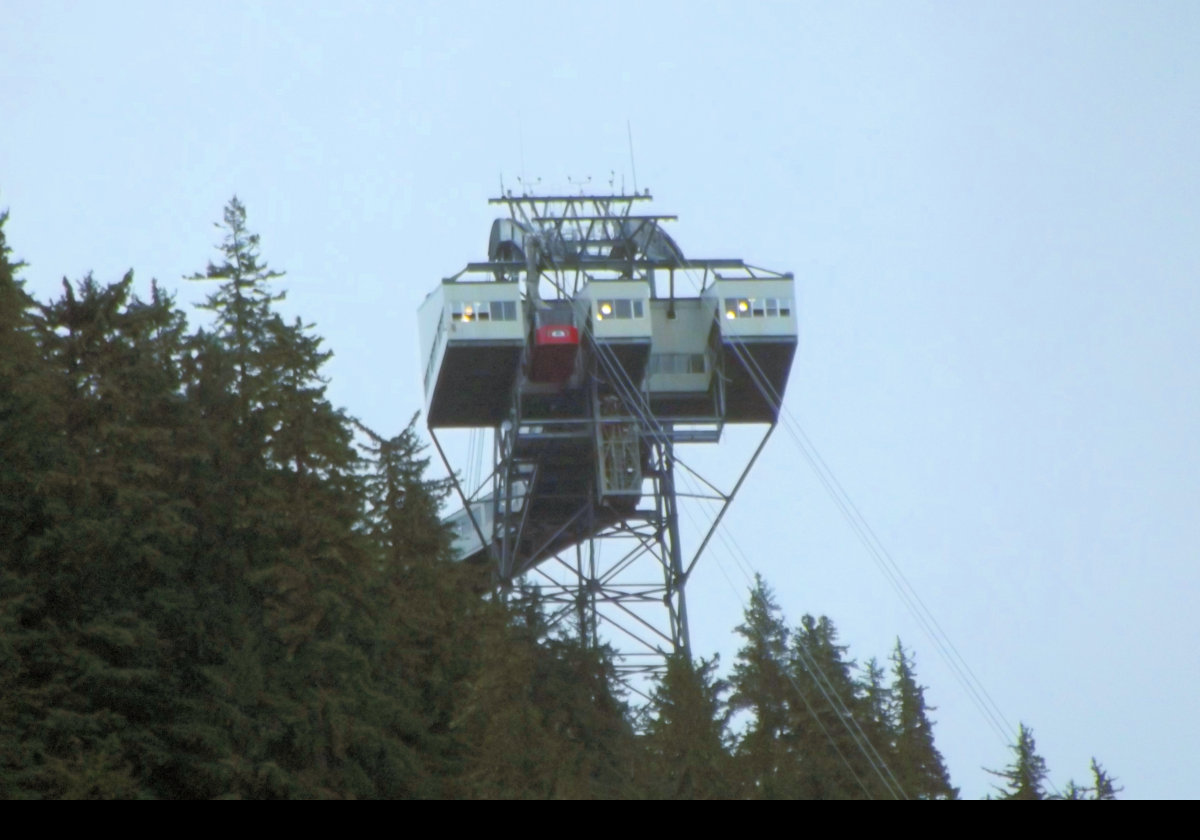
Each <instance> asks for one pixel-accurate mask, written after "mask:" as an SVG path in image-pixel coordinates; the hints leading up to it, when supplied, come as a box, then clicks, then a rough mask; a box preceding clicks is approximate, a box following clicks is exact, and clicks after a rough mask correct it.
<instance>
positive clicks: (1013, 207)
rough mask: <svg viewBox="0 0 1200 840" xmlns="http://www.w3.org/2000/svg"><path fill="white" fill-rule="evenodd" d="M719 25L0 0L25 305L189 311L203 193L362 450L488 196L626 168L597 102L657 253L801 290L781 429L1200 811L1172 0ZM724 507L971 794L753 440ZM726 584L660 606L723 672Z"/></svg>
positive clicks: (1190, 340)
mask: <svg viewBox="0 0 1200 840" xmlns="http://www.w3.org/2000/svg"><path fill="white" fill-rule="evenodd" d="M741 5H742V4H732V3H730V4H704V3H680V4H667V3H654V4H647V5H645V6H639V5H635V4H632V3H623V2H609V3H604V4H579V3H576V4H563V3H557V4H551V3H519V4H482V3H480V4H453V3H435V4H381V3H380V4H355V3H341V4H338V5H336V6H334V5H333V4H303V3H294V2H289V3H258V4H242V3H224V2H206V3H173V4H162V3H135V2H122V3H118V4H112V3H96V2H84V3H74V2H71V3H66V2H32V1H31V0H7V2H5V3H4V4H3V7H4V8H3V18H4V21H5V22H4V25H3V26H2V27H0V56H3V58H2V59H0V207H8V208H9V209H10V210H11V212H12V218H11V220H10V222H9V225H8V228H7V232H8V237H9V242H10V243H11V244H12V246H13V248H14V250H15V253H16V255H17V256H19V257H21V258H23V259H25V260H26V261H28V263H29V267H28V268H27V269H26V270H25V273H24V276H25V278H26V279H27V280H28V282H29V286H30V289H31V291H32V292H34V293H35V294H36V295H37V296H39V297H41V298H46V297H48V296H50V295H52V294H55V293H56V291H57V288H58V283H59V281H60V280H61V278H62V277H63V276H64V275H66V276H68V277H70V278H73V279H74V278H78V277H80V276H81V275H82V274H83V273H84V272H86V271H88V270H93V271H95V273H96V276H97V278H98V279H101V280H114V279H117V278H119V276H120V275H121V273H122V272H124V271H125V270H126V269H127V268H129V267H133V268H134V269H135V271H136V272H137V277H138V287H139V289H141V290H142V291H143V292H145V291H147V290H148V287H149V282H150V278H151V277H157V278H158V279H159V280H160V281H163V282H164V283H165V284H166V285H167V287H169V288H170V287H175V288H177V289H178V292H179V296H180V300H181V301H195V300H198V299H199V298H200V297H201V296H202V295H203V294H204V293H205V290H204V289H203V288H198V287H197V286H195V285H194V284H186V283H183V282H182V281H181V280H180V279H179V278H181V277H182V276H184V275H186V274H190V273H192V272H193V271H196V270H199V269H201V268H203V266H204V264H205V262H206V261H207V260H208V259H209V258H210V257H211V256H212V254H213V251H212V246H213V244H214V243H215V241H216V238H217V236H218V234H217V232H216V231H214V229H213V227H212V225H211V223H212V222H213V221H215V220H217V219H219V218H220V214H221V208H222V206H223V205H224V203H225V202H226V201H227V200H228V199H229V197H230V196H231V195H232V194H233V193H235V192H236V193H237V194H238V195H239V196H240V197H241V198H242V199H243V200H244V201H245V202H246V204H247V207H248V209H249V213H250V224H251V226H252V228H254V229H255V230H257V231H258V232H260V233H261V234H262V237H263V248H264V254H265V256H266V257H267V259H268V260H269V261H270V262H271V263H272V265H273V266H274V267H276V268H280V269H284V270H286V271H287V272H288V278H287V280H286V284H285V285H286V287H287V288H288V290H289V298H288V301H287V304H286V305H287V308H288V311H289V312H294V313H298V314H302V315H303V316H305V317H306V318H308V319H310V320H313V321H315V322H316V323H317V330H318V332H319V333H320V334H321V335H323V336H324V337H325V338H326V342H327V345H328V346H329V347H330V348H331V349H333V350H334V351H335V353H336V356H335V357H334V359H333V361H332V362H331V364H330V366H329V370H328V372H329V374H330V375H331V376H332V383H331V386H330V394H331V396H332V398H333V400H334V401H335V402H336V403H337V404H339V405H343V406H345V407H346V408H347V409H348V410H349V411H350V412H351V413H353V414H356V415H358V416H360V417H361V418H362V419H363V420H364V421H365V422H367V423H368V424H369V425H372V426H374V427H376V428H379V429H381V430H384V431H393V430H397V429H399V428H400V427H401V426H402V425H403V424H404V423H405V422H406V421H407V420H408V418H409V417H410V416H411V415H412V413H413V412H414V411H416V410H417V409H418V408H419V407H420V405H421V395H420V393H419V389H420V384H419V376H420V367H421V366H420V362H419V360H418V359H417V351H416V339H415V312H416V308H417V305H418V304H419V303H420V301H421V300H422V298H423V297H424V295H425V294H426V292H427V291H429V289H430V288H432V287H433V285H434V284H436V282H437V281H438V280H439V279H440V278H441V277H444V276H447V275H450V274H452V273H455V272H457V271H458V270H459V269H460V268H461V267H462V265H463V264H464V263H465V262H467V261H468V260H475V259H481V258H483V257H484V256H485V254H486V243H487V233H488V225H489V223H490V220H491V217H492V214H493V211H492V209H491V208H488V207H487V205H486V204H485V200H486V198H487V197H489V196H490V195H492V194H494V193H495V192H496V191H497V189H498V186H499V181H500V178H501V176H502V175H503V177H504V179H505V181H506V183H509V184H512V183H514V182H515V180H516V178H517V176H519V175H522V174H523V175H525V176H526V177H528V178H535V177H541V178H542V179H543V184H546V185H551V186H559V187H566V186H567V181H568V178H569V177H570V178H574V179H576V180H578V179H580V178H583V177H586V176H588V175H590V176H592V178H593V182H594V183H604V182H606V181H607V180H608V178H609V173H610V172H612V171H615V172H616V178H617V180H618V182H620V181H621V179H622V178H624V179H625V181H624V183H626V184H627V185H628V186H630V187H631V186H632V171H631V167H630V165H629V151H628V140H627V134H626V124H627V121H628V122H629V124H631V125H632V130H633V142H634V147H635V152H636V168H637V180H638V186H639V187H642V188H645V187H649V188H651V189H652V191H653V192H654V194H655V196H656V198H657V199H658V200H657V202H656V204H655V209H656V210H659V211H661V212H666V213H677V214H678V215H679V221H678V222H677V223H675V224H674V225H672V227H671V233H672V234H673V236H674V237H675V239H676V240H677V241H678V242H679V244H680V246H681V247H682V248H683V250H684V252H685V253H687V254H689V255H690V256H695V257H727V256H739V257H743V258H745V259H746V260H748V261H749V262H752V263H754V264H757V265H763V266H766V267H770V268H774V269H779V270H791V271H793V272H795V274H796V278H797V285H798V289H799V292H798V294H799V299H800V320H801V336H800V348H799V353H798V356H797V362H796V365H795V368H794V370H793V375H792V379H791V382H790V385H789V391H788V397H787V401H786V402H787V406H788V409H789V411H790V412H791V413H792V414H793V415H794V416H795V417H796V418H797V419H798V420H799V421H800V423H801V424H802V425H803V426H804V428H805V429H806V430H807V432H808V433H809V434H810V435H811V437H812V438H813V440H814V441H815V443H816V444H817V446H818V448H819V449H820V451H821V453H822V455H823V456H824V457H825V459H826V461H827V462H828V463H829V465H830V466H831V467H832V469H833V471H834V473H835V474H836V475H837V477H838V478H839V480H840V481H841V482H842V484H843V485H844V486H845V487H846V489H847V490H848V491H849V492H850V494H851V496H852V497H853V499H854V501H855V502H856V503H857V505H858V506H859V508H860V510H861V511H862V512H863V514H864V515H865V517H866V519H867V520H868V521H869V522H870V524H871V526H872V527H873V528H874V529H875V531H876V532H877V533H878V535H879V536H880V538H881V540H882V541H883V543H884V545H886V547H887V549H888V550H889V551H890V552H891V554H892V556H893V557H894V558H895V559H896V561H897V562H898V563H899V564H900V566H901V567H902V568H903V570H904V572H905V574H906V575H908V577H909V579H910V580H911V581H912V582H913V584H914V586H915V587H916V589H917V591H918V592H919V593H920V595H921V597H922V598H923V599H924V601H925V602H926V603H927V604H928V605H929V607H930V609H931V610H932V612H933V613H934V615H935V616H936V617H937V619H938V621H939V622H940V623H941V625H942V627H943V628H944V629H945V630H946V632H947V634H948V635H949V637H950V639H951V640H952V641H953V643H954V644H955V646H956V647H957V648H958V650H959V651H960V652H961V653H962V654H963V656H964V657H965V658H966V660H967V661H968V663H969V664H970V666H971V668H972V669H973V670H974V671H975V673H976V674H977V675H978V676H979V677H980V679H981V681H982V683H983V684H984V686H985V687H986V688H987V690H988V692H989V693H990V694H991V696H992V697H993V698H994V699H995V701H996V703H997V704H998V705H999V707H1000V708H1001V709H1002V710H1003V712H1004V714H1005V716H1006V717H1007V718H1008V719H1009V720H1011V721H1012V722H1013V723H1014V724H1015V723H1016V722H1017V721H1018V720H1023V721H1025V722H1027V723H1028V724H1030V725H1031V726H1032V727H1033V728H1034V730H1035V733H1036V736H1037V742H1038V746H1039V748H1040V750H1041V752H1042V753H1043V754H1044V756H1045V757H1046V759H1047V761H1048V763H1049V765H1050V768H1051V770H1052V774H1053V778H1054V780H1055V781H1056V782H1057V783H1058V784H1060V785H1061V784H1063V783H1065V781H1066V780H1067V778H1068V777H1070V776H1074V777H1075V778H1076V779H1077V780H1080V781H1084V780H1085V776H1086V771H1087V764H1088V760H1089V758H1090V757H1091V756H1092V755H1096V756H1097V757H1099V758H1100V759H1101V761H1103V762H1104V763H1105V765H1106V766H1107V767H1108V768H1109V769H1110V770H1111V771H1112V772H1114V773H1115V774H1117V775H1118V776H1119V777H1120V779H1121V782H1122V783H1123V784H1124V785H1125V787H1126V795H1127V796H1130V797H1153V796H1174V797H1191V796H1195V794H1196V789H1197V784H1198V783H1200V759H1197V756H1200V724H1198V723H1197V717H1196V715H1195V714H1194V707H1195V697H1196V695H1197V691H1198V689H1200V631H1198V630H1197V623H1196V620H1195V618H1194V616H1193V612H1194V607H1195V603H1196V600H1197V596H1198V595H1200V571H1198V568H1197V562H1196V560H1197V549H1198V548H1200V517H1198V516H1197V513H1196V509H1197V501H1198V500H1200V443H1198V436H1197V425H1198V424H1197V420H1198V419H1200V403H1198V400H1200V396H1198V395H1200V371H1198V368H1197V357H1198V355H1200V354H1198V352H1197V351H1198V350H1200V337H1198V336H1197V330H1196V322H1197V318H1198V316H1200V286H1198V284H1197V278H1198V276H1200V237H1198V236H1197V230H1198V229H1200V156H1198V155H1197V153H1196V138H1197V137H1198V136H1200V54H1198V52H1197V50H1196V49H1195V45H1196V43H1197V41H1198V39H1200V6H1197V5H1196V4H1194V3H1182V2H1181V3H1170V2H1160V3H1154V4H1133V3H1082V2H1080V3H1055V4H1049V5H1048V4H1044V3H1018V2H996V3H971V4H961V3H865V4H864V3H838V4H832V3H830V4H816V5H814V4H808V3H759V4H751V5H750V6H749V8H748V9H747V8H739V7H740V6H741ZM198 317H199V316H198V315H197V316H195V317H194V318H193V320H196V318H198ZM738 443H739V441H738V440H737V439H734V440H731V441H730V442H729V446H730V451H732V449H733V448H734V447H736V446H737V445H738ZM723 457H726V456H725V450H724V449H720V448H718V449H717V450H716V451H715V454H714V453H711V452H710V453H706V454H702V455H698V456H696V459H695V460H697V461H708V462H709V463H713V464H714V465H715V466H714V468H715V469H720V468H721V466H720V463H719V462H720V460H721V459H722V458H723ZM728 526H729V530H728V533H729V535H730V536H731V538H732V539H734V540H735V541H736V542H737V543H738V544H739V545H740V546H741V547H742V549H743V550H744V551H745V552H746V554H747V555H748V557H749V558H750V559H751V561H752V563H753V564H754V566H755V567H756V568H757V569H758V570H760V571H761V572H762V573H763V574H764V575H765V576H766V577H767V578H768V580H769V581H770V582H771V583H772V584H773V586H774V587H775V588H776V590H777V593H778V595H779V600H780V602H781V604H782V605H783V607H784V609H785V611H786V613H787V615H788V617H789V618H790V619H791V620H792V621H793V622H796V621H798V620H799V618H800V616H801V615H802V614H803V613H804V612H812V613H825V614H828V615H829V616H830V617H831V618H832V619H833V620H834V621H835V622H836V624H837V625H838V627H839V628H840V630H841V632H842V638H843V641H845V642H847V643H848V644H850V646H851V653H852V654H853V655H854V656H856V657H858V658H859V659H860V660H862V659H866V658H867V657H869V656H872V655H876V656H880V657H883V656H885V655H886V654H887V653H888V651H889V650H890V648H891V646H892V643H893V640H894V637H895V636H896V635H897V634H899V635H900V636H901V637H902V638H903V639H904V640H905V642H906V644H908V645H909V646H910V647H912V648H914V649H915V650H916V654H917V658H918V673H919V675H920V677H921V678H922V680H923V682H925V683H926V684H928V685H929V686H930V691H929V698H930V700H931V702H933V703H934V704H935V705H937V706H938V707H939V709H938V711H937V712H936V713H935V715H934V716H935V718H936V719H937V721H938V724H937V728H936V734H937V741H938V745H939V746H940V748H941V749H942V751H943V752H944V754H945V755H946V758H947V760H948V762H949V766H950V770H951V774H952V776H953V780H954V781H955V783H956V784H958V785H960V786H961V787H962V789H963V793H964V794H965V795H967V796H979V795H982V794H984V793H985V792H986V791H987V790H988V789H989V786H990V784H991V780H990V778H989V777H987V776H986V775H985V774H983V773H982V772H981V770H980V766H981V765H987V766H991V767H1000V766H1003V765H1004V764H1005V763H1006V762H1007V760H1008V756H1007V754H1006V752H1005V749H1004V746H1003V744H1001V743H1000V742H999V741H998V740H997V738H996V736H995V735H993V734H992V733H991V731H990V730H989V729H988V727H987V725H986V724H985V722H984V721H983V719H982V718H981V717H980V716H979V714H978V713H977V712H976V710H975V708H974V706H972V704H971V703H970V701H969V699H968V698H967V697H966V695H965V694H964V693H963V691H962V690H961V689H960V688H959V686H958V684H957V683H956V682H955V681H954V680H953V679H952V677H951V676H950V674H949V673H948V672H947V670H946V669H945V667H944V665H943V664H942V662H941V660H940V659H939V658H938V657H937V655H936V652H935V650H934V648H933V646H932V644H931V643H930V642H929V640H928V639H926V638H925V637H924V636H923V635H922V634H921V632H920V630H919V629H918V628H917V626H916V625H915V623H914V622H913V619H912V618H911V617H910V616H909V614H908V612H907V611H906V610H905V608H904V606H903V605H902V604H901V602H900V601H899V600H898V598H897V597H896V596H895V595H894V594H893V592H892V590H891V589H890V588H889V587H888V586H887V584H886V582H885V581H884V579H883V577H882V576H881V574H880V573H879V572H878V570H877V569H876V567H875V566H874V564H873V563H872V561H871V560H870V558H869V557H868V555H867V554H866V552H865V551H864V550H863V549H862V547H861V546H860V545H859V544H858V542H857V541H856V540H855V538H854V537H853V535H852V534H851V532H850V530H849V528H848V527H847V526H846V524H845V523H844V522H843V521H842V520H841V518H840V516H839V514H838V513H837V511H836V508H835V507H834V506H833V503H832V502H831V501H830V500H829V498H828V497H827V496H826V495H825V494H824V491H823V490H822V489H821V487H820V485H819V483H818V482H817V480H816V478H815V477H814V476H813V474H812V473H811V472H810V471H809V470H808V468H807V467H806V466H805V464H804V461H803V459H802V458H801V456H800V454H799V452H798V451H796V449H795V448H794V446H793V445H792V443H791V441H790V439H789V438H788V437H787V436H786V435H783V434H777V435H776V436H775V438H774V439H773V440H772V442H771V444H770V446H769V448H768V451H767V453H766V454H765V455H764V458H763V460H762V461H761V462H760V465H759V468H757V469H756V471H755V473H754V474H753V475H752V476H751V478H750V480H749V481H748V482H747V485H746V488H745V491H744V495H743V497H742V498H741V499H740V500H739V502H738V503H737V504H736V505H735V507H734V510H733V511H732V513H731V514H730V517H729V519H728ZM727 579H728V580H730V581H732V582H733V584H734V587H732V588H731V586H730V584H729V583H728V582H727ZM744 585H745V581H744V578H743V577H742V572H741V571H740V570H739V568H738V566H737V564H736V562H735V561H734V560H733V559H732V558H731V557H729V556H728V554H727V553H724V554H723V553H722V551H721V550H719V549H718V550H717V551H714V553H713V555H712V556H711V557H708V558H706V559H705V560H704V561H702V562H701V564H700V571H699V572H698V573H697V576H696V579H695V580H694V582H693V585H692V587H691V589H690V596H691V597H690V609H691V613H692V618H693V622H692V623H693V641H694V644H695V647H696V649H697V651H698V652H700V653H711V652H715V651H721V652H722V655H723V659H724V661H725V663H726V664H727V665H728V664H729V662H730V660H731V658H732V654H733V652H734V650H735V648H736V642H735V640H734V638H733V634H732V630H733V627H734V626H735V625H736V624H737V623H738V621H739V617H740V613H741V609H742V606H741V598H742V597H743V594H744V593H743V590H744Z"/></svg>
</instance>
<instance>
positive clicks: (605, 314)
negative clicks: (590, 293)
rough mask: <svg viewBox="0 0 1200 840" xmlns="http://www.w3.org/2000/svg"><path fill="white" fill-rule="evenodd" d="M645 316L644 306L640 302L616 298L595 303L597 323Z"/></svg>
mask: <svg viewBox="0 0 1200 840" xmlns="http://www.w3.org/2000/svg"><path fill="white" fill-rule="evenodd" d="M645 314H646V308H645V305H644V304H643V303H642V301H640V300H630V299H629V298H618V299H614V300H601V301H597V302H596V320H597V321H603V320H604V319H605V318H621V319H629V318H642V317H644V316H645Z"/></svg>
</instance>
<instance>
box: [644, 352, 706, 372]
mask: <svg viewBox="0 0 1200 840" xmlns="http://www.w3.org/2000/svg"><path fill="white" fill-rule="evenodd" d="M649 372H650V373H651V374H656V373H662V374H679V373H708V358H707V357H706V356H705V355H704V354H703V353H658V354H656V355H654V356H651V357H650V364H649Z"/></svg>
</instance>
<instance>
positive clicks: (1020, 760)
mask: <svg viewBox="0 0 1200 840" xmlns="http://www.w3.org/2000/svg"><path fill="white" fill-rule="evenodd" d="M1012 751H1013V763H1012V764H1010V765H1008V766H1007V767H1005V768H1004V769H1003V770H988V772H989V773H991V774H992V775H993V776H999V777H1000V778H1001V779H1004V781H1005V783H1006V784H1005V786H1004V787H999V786H998V787H997V788H996V789H997V790H998V791H1000V794H1001V796H1000V798H1001V799H1045V798H1046V777H1047V775H1048V773H1047V770H1046V761H1045V759H1043V758H1042V757H1041V756H1040V755H1038V753H1037V745H1036V744H1035V743H1034V740H1033V730H1031V729H1030V728H1029V727H1027V726H1026V725H1025V724H1023V723H1022V724H1021V726H1020V729H1019V731H1018V733H1017V742H1016V743H1015V744H1013V746H1012Z"/></svg>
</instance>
